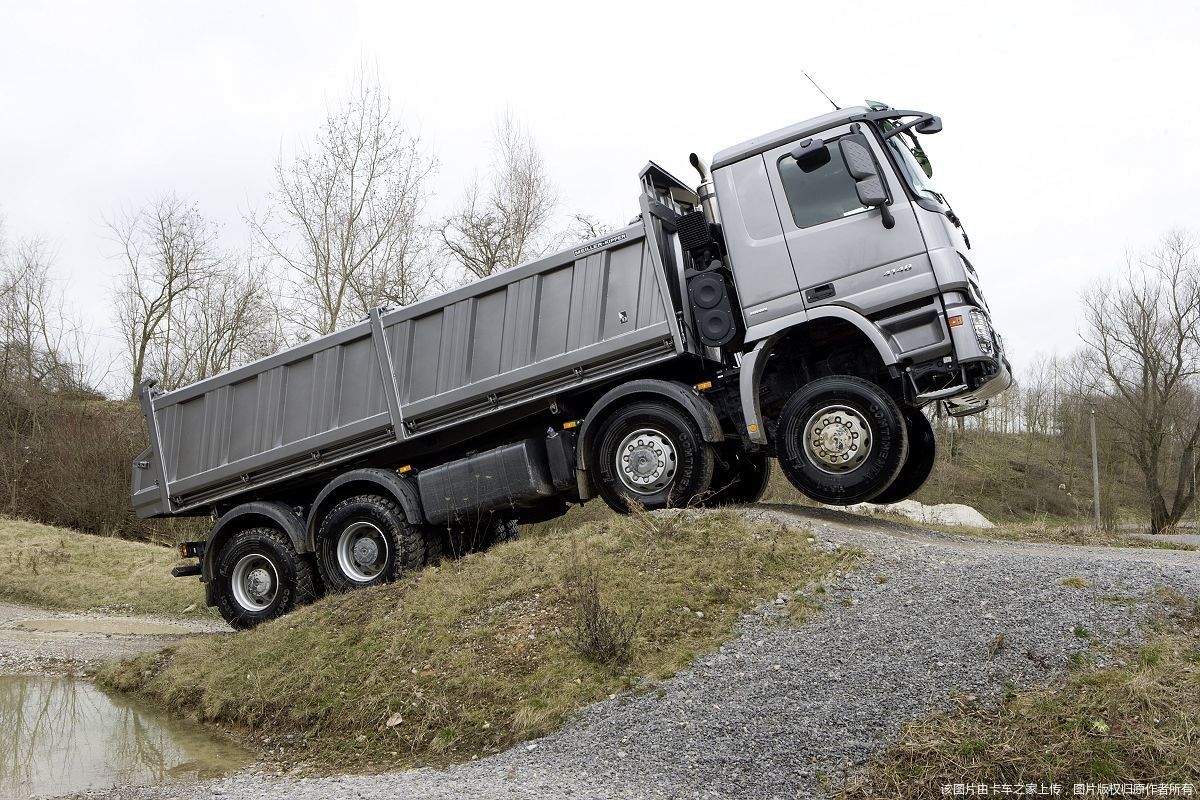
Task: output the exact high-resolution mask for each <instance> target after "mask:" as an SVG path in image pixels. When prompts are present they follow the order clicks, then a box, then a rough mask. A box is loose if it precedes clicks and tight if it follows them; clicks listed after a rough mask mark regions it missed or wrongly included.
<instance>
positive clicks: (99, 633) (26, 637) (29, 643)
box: [0, 603, 228, 675]
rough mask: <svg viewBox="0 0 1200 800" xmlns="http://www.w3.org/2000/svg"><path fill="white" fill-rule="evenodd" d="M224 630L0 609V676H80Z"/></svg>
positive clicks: (158, 620) (201, 624) (200, 624)
mask: <svg viewBox="0 0 1200 800" xmlns="http://www.w3.org/2000/svg"><path fill="white" fill-rule="evenodd" d="M222 630H228V629H227V628H225V627H224V626H222V625H220V624H219V623H215V622H209V621H205V620H188V621H180V620H171V619H166V618H162V617H150V616H119V615H115V614H102V613H87V614H72V613H67V612H48V611H46V610H45V609H40V608H31V607H29V606H21V605H15V604H12V603H0V674H8V675H20V674H38V673H41V674H51V675H62V674H80V673H87V672H90V671H92V670H94V669H95V668H97V667H98V666H99V665H100V664H103V663H105V662H108V661H115V660H118V659H121V658H127V657H128V656H131V655H136V654H138V653H143V652H148V651H154V650H159V649H161V648H163V647H170V646H171V645H173V644H177V643H178V642H179V641H181V640H182V639H183V638H184V637H188V636H195V635H197V634H205V633H215V632H218V631H222Z"/></svg>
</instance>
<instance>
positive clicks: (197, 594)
mask: <svg viewBox="0 0 1200 800" xmlns="http://www.w3.org/2000/svg"><path fill="white" fill-rule="evenodd" d="M178 563H180V562H179V561H178V559H177V558H176V555H175V551H174V550H171V549H169V548H166V547H158V546H156V545H150V544H142V543H139V542H129V541H125V540H123V539H114V538H110V537H107V536H92V535H89V534H85V533H77V532H75V531H71V530H66V529H64V528H54V527H51V526H49V525H41V524H38V523H36V522H25V521H22V520H15V519H9V518H7V517H0V600H8V601H10V602H14V603H24V604H27V605H32V606H38V607H41V608H49V609H57V610H61V611H88V610H91V609H98V608H104V609H110V610H114V611H118V612H131V613H139V614H163V615H169V616H180V615H183V614H185V613H187V614H189V615H195V616H213V612H212V611H211V610H209V609H207V608H205V606H204V589H203V587H202V586H201V585H200V583H199V582H198V581H197V580H196V579H195V578H191V579H188V578H172V577H171V567H172V566H174V565H176V564H178ZM192 606H195V608H193V609H192V611H190V612H185V609H187V608H189V607H192Z"/></svg>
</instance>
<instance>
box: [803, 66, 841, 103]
mask: <svg viewBox="0 0 1200 800" xmlns="http://www.w3.org/2000/svg"><path fill="white" fill-rule="evenodd" d="M800 74H801V75H803V76H804V77H806V78H808V82H809V83H811V84H812V85H813V88H815V89H816V90H817V91H818V92H820V93H821V94H822V95H823V96H824V97H825V99H826V100H828V101H829V104H830V105H831V106H833V108H834V110H835V111H841V110H842V107H841V106H839V105H838V104H837V103H835V102H833V98H832V97H830V96H829V95H827V94H825V90H824V89H822V88H821V87H820V86H817V82H816V81H814V80H813V79H812V78H809V77H808V73H807V72H805V71H804V70H800Z"/></svg>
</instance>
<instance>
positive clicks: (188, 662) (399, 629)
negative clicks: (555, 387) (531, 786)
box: [100, 512, 854, 771]
mask: <svg viewBox="0 0 1200 800" xmlns="http://www.w3.org/2000/svg"><path fill="white" fill-rule="evenodd" d="M853 557H854V556H853V554H851V553H848V552H843V553H839V554H834V555H831V554H827V553H824V552H822V551H820V550H818V549H816V548H815V547H813V546H812V545H811V544H809V543H808V541H807V537H806V536H805V535H804V532H803V531H802V530H799V529H796V528H785V527H783V526H780V525H777V524H771V523H763V522H747V521H746V520H745V519H744V518H743V517H742V516H741V515H739V514H737V513H734V512H713V513H708V514H703V515H699V514H694V513H690V512H671V513H669V514H666V515H647V514H644V513H643V514H637V515H634V516H631V517H608V518H606V519H602V520H600V521H597V522H592V523H588V524H585V525H584V526H582V527H580V528H578V529H575V530H573V531H571V532H568V531H567V530H565V529H554V528H547V527H545V526H541V527H540V528H539V529H533V528H532V527H531V528H530V530H529V531H527V532H526V533H524V534H523V537H522V539H521V540H519V541H515V542H510V543H506V544H503V545H499V546H497V547H495V548H493V549H492V550H490V551H488V552H486V553H479V554H474V555H469V556H467V557H465V558H463V559H461V560H458V561H453V562H448V563H445V564H443V565H442V566H440V567H435V568H429V569H426V570H423V571H421V572H419V573H416V574H414V575H412V576H411V577H407V578H404V579H402V580H400V581H398V582H397V583H395V584H392V585H390V586H384V587H377V588H373V589H367V590H363V591H359V592H354V593H350V594H345V595H337V596H331V597H327V598H325V599H324V600H322V601H319V602H317V603H315V604H314V605H312V606H309V607H306V608H302V609H299V610H298V611H296V612H294V613H292V614H290V615H289V616H287V617H284V618H282V619H280V620H277V621H275V622H272V623H269V624H266V625H263V626H260V627H259V628H257V629H255V630H252V631H248V632H244V633H238V634H229V635H223V636H215V637H205V638H203V639H196V640H191V641H188V642H186V643H184V644H182V645H180V646H179V647H178V648H177V649H175V650H173V651H166V652H164V653H163V654H161V655H147V656H142V657H139V658H135V659H132V660H130V661H127V662H124V663H121V664H117V665H112V666H110V667H108V668H106V670H105V671H103V672H102V673H101V675H100V680H101V683H102V685H104V686H105V687H106V688H111V689H118V690H123V691H129V692H136V693H139V694H141V695H142V696H143V697H147V698H150V699H152V700H154V701H157V702H160V703H162V704H165V705H166V706H168V707H169V708H172V709H174V710H177V711H181V712H183V713H185V714H190V715H192V716H194V717H197V718H199V719H201V720H205V721H209V722H214V723H219V724H222V725H227V726H231V727H233V728H235V729H240V730H243V731H246V732H253V733H254V734H255V735H257V736H270V737H271V738H272V740H274V741H281V740H283V738H282V737H283V736H284V735H286V734H297V736H296V739H295V740H294V741H295V750H294V752H291V753H289V756H290V757H291V758H293V759H295V760H304V761H307V762H309V763H311V764H314V765H316V766H317V767H318V768H332V767H336V768H337V769H339V770H343V771H344V770H367V769H381V768H397V767H404V766H410V765H415V764H435V765H436V764H444V763H450V762H458V761H465V760H469V759H470V758H472V757H473V756H482V755H485V754H487V753H492V752H496V751H499V750H502V749H505V748H507V747H509V746H511V745H513V744H514V743H516V742H519V741H521V740H524V739H528V738H531V737H537V736H540V735H543V734H545V733H547V732H549V731H551V730H553V729H555V728H557V727H558V726H560V725H561V724H562V723H563V721H564V720H565V719H566V718H567V717H568V716H569V715H570V714H571V713H573V712H575V711H576V710H578V709H580V708H582V707H583V706H585V705H587V704H589V703H592V702H594V701H597V700H600V699H602V698H604V697H607V696H608V695H610V694H613V693H615V692H620V691H623V690H627V689H631V688H644V687H647V686H650V685H652V684H653V682H654V681H656V680H658V679H661V678H663V677H665V676H668V675H670V674H672V673H673V672H675V671H677V670H678V669H680V668H681V667H683V666H685V665H687V664H689V663H690V662H691V661H692V660H693V659H694V658H696V656H697V655H699V654H702V653H705V652H708V651H711V650H712V649H713V648H714V647H716V646H717V645H719V644H720V643H721V642H723V641H725V640H726V639H727V638H729V636H730V635H731V634H732V632H733V630H734V625H735V623H736V621H737V619H738V618H739V615H741V614H744V613H746V612H747V611H748V610H749V609H750V608H751V607H752V605H753V604H754V603H755V602H757V601H765V600H767V599H770V598H774V597H775V594H776V592H778V591H794V590H796V589H798V588H799V587H803V586H806V585H809V584H810V583H811V582H814V581H819V580H821V578H822V577H823V576H825V575H826V574H828V573H829V572H831V571H832V570H835V569H842V568H845V567H844V564H845V563H846V562H849V561H850V560H851V559H852V558H853ZM581 573H586V574H587V575H588V576H590V577H589V579H588V580H585V581H583V582H582V583H581V582H580V581H579V580H578V576H579V575H580V574H581ZM589 585H594V586H595V587H597V589H598V594H599V598H598V600H599V604H600V606H602V607H603V608H604V609H605V614H604V615H602V616H603V617H604V619H608V620H610V621H611V620H621V621H623V622H624V623H625V624H626V625H628V624H633V625H634V626H635V628H634V635H633V637H632V641H631V642H630V647H629V648H628V652H626V653H618V655H619V656H620V657H619V658H616V659H614V660H613V661H612V662H609V663H598V662H597V661H595V660H592V659H589V658H588V657H586V656H585V655H583V654H582V652H581V650H583V651H584V652H586V649H585V648H581V647H580V646H579V644H580V637H579V636H578V635H577V634H578V629H577V623H578V618H579V614H580V607H579V604H578V599H577V598H578V597H579V596H580V595H581V594H586V591H581V587H582V589H583V590H586V588H587V586H589ZM789 608H790V610H791V613H792V614H793V615H794V616H796V617H798V618H799V617H803V616H804V615H805V614H807V613H809V611H810V608H809V607H808V606H807V605H805V604H804V603H803V602H793V603H792V604H790V606H789ZM602 622H603V621H602ZM603 627H604V626H603V624H600V625H599V628H603ZM620 632H621V631H620V629H618V630H617V631H616V634H617V635H618V636H619V635H620ZM616 644H617V645H620V642H619V641H617V642H616ZM617 649H618V650H619V649H620V648H619V647H618V648H617ZM599 650H600V651H603V650H604V648H599Z"/></svg>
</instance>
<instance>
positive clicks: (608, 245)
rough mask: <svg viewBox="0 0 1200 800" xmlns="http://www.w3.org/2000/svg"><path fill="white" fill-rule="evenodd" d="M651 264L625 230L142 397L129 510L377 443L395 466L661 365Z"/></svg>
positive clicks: (661, 291) (173, 507)
mask: <svg viewBox="0 0 1200 800" xmlns="http://www.w3.org/2000/svg"><path fill="white" fill-rule="evenodd" d="M660 264H661V259H658V258H655V257H654V254H652V253H651V252H650V250H649V245H648V240H647V238H646V236H645V232H644V229H643V227H642V226H641V225H640V224H638V225H634V226H630V227H628V228H623V229H621V230H620V231H615V232H613V233H611V234H608V235H607V236H606V237H604V238H603V239H601V240H598V241H597V242H592V243H589V244H587V245H584V246H581V247H578V248H575V249H573V250H567V251H564V252H562V253H558V254H555V255H553V256H550V257H548V258H545V259H542V260H540V261H536V262H533V263H530V264H525V265H522V266H519V267H517V268H515V269H512V270H510V271H508V272H505V273H502V274H499V275H495V276H492V277H490V278H486V279H484V280H481V281H478V282H476V283H473V284H471V285H469V286H465V287H463V288H461V289H457V290H454V291H452V292H449V293H447V294H444V295H441V296H438V297H435V298H431V299H430V300H427V301H423V302H421V303H418V304H415V305H413V306H409V307H407V308H403V309H399V310H394V311H387V312H373V313H372V315H371V318H370V319H368V320H367V321H364V322H362V323H359V324H357V325H354V326H351V327H349V328H346V329H344V330H341V331H338V332H336V333H333V334H331V335H329V336H325V337H322V338H320V339H317V340H314V341H312V342H308V343H306V344H304V345H301V346H299V347H296V348H293V349H291V350H287V351H284V352H282V353H279V354H276V355H274V356H271V357H269V358H267V359H264V360H262V361H259V362H256V363H254V364H250V365H248V366H246V367H242V368H239V369H236V370H233V371H231V372H228V373H225V374H222V375H218V376H216V377H215V378H211V379H208V380H205V381H201V382H200V383H197V384H194V385H192V386H188V387H184V388H183V389H179V390H177V391H174V392H170V393H167V394H160V395H157V396H153V397H152V399H151V400H150V402H149V403H146V404H144V410H145V411H146V412H147V413H148V415H149V416H148V420H147V422H148V426H147V427H148V429H149V431H150V435H151V448H150V451H151V452H150V453H149V454H148V457H147V454H143V455H142V456H140V457H139V459H140V463H149V464H150V465H151V466H150V467H149V468H146V469H145V470H144V473H145V474H144V475H140V476H135V480H134V494H135V498H134V499H135V507H136V508H137V511H138V514H139V515H141V516H153V515H156V514H169V513H179V512H182V511H189V510H193V509H200V508H203V507H205V506H206V505H207V504H210V503H212V502H214V501H216V500H219V499H222V498H229V497H233V496H236V495H238V494H241V493H245V492H248V491H250V490H253V489H255V488H258V487H261V486H265V485H268V484H272V483H277V482H279V481H283V480H286V479H289V478H293V477H297V476H301V475H303V474H305V473H308V472H311V471H314V470H316V469H320V468H325V467H328V466H329V465H330V464H333V463H337V462H339V461H344V460H347V459H350V458H354V457H358V456H361V455H364V454H366V453H369V452H372V451H374V450H379V449H381V448H384V447H389V446H399V448H400V450H399V451H398V454H397V458H402V457H403V456H402V452H403V444H404V442H405V441H406V440H408V439H411V438H414V437H418V436H423V435H425V434H428V433H431V432H433V431H436V430H440V429H443V428H447V427H450V426H453V425H454V424H456V423H457V422H459V421H461V420H463V419H468V418H478V417H480V416H483V415H486V414H489V413H492V412H495V411H498V410H500V409H505V408H510V407H513V406H518V405H523V404H527V403H532V402H535V401H537V400H539V399H541V398H546V397H549V396H552V395H553V394H556V393H558V392H561V391H567V390H570V389H572V388H577V387H579V386H582V385H585V384H588V383H592V382H595V381H599V380H603V379H605V378H607V377H611V376H612V375H614V374H619V373H620V372H622V371H627V370H630V369H635V368H638V367H642V366H645V365H646V364H650V363H654V362H655V361H656V360H663V359H667V358H671V357H673V356H674V355H675V354H676V353H677V352H681V351H682V346H681V345H680V344H679V341H678V337H677V336H676V335H674V334H673V333H672V329H673V327H674V325H675V319H674V311H673V310H672V309H671V308H669V305H670V302H669V300H664V297H669V296H670V295H669V294H667V291H668V289H667V287H668V286H669V284H668V282H667V281H668V278H667V276H666V275H665V274H664V273H663V270H662V269H661V267H660V266H659V265H660ZM136 468H137V467H136V466H135V469H136ZM139 478H140V480H139ZM156 483H157V484H158V485H157V487H156V488H157V490H158V492H159V494H160V497H159V498H158V500H157V501H155V500H154V498H153V495H154V493H155V492H154V491H153V488H154V484H156Z"/></svg>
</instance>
